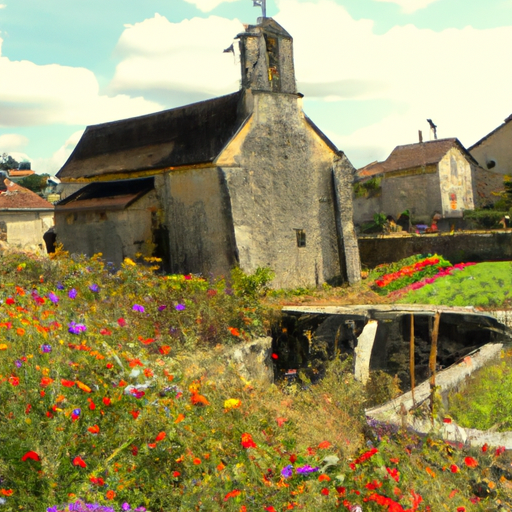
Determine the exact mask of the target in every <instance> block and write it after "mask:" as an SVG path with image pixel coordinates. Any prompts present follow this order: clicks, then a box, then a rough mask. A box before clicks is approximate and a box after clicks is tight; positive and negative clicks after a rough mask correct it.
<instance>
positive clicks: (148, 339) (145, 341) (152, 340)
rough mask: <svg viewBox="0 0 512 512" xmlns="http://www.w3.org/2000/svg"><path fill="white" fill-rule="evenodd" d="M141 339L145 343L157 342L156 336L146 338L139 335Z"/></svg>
mask: <svg viewBox="0 0 512 512" xmlns="http://www.w3.org/2000/svg"><path fill="white" fill-rule="evenodd" d="M139 341H140V342H141V343H142V344H143V345H151V343H154V342H155V339H154V338H147V339H144V338H143V337H142V336H139Z"/></svg>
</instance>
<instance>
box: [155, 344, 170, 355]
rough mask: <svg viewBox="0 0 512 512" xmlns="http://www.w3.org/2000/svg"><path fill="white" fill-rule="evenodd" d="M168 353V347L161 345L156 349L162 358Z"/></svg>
mask: <svg viewBox="0 0 512 512" xmlns="http://www.w3.org/2000/svg"><path fill="white" fill-rule="evenodd" d="M170 351H171V347H170V346H169V345H162V346H161V347H160V348H159V349H158V352H160V354H162V355H163V356H166V355H167V354H168V353H169V352H170Z"/></svg>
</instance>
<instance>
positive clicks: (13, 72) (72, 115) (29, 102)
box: [0, 38, 161, 127]
mask: <svg viewBox="0 0 512 512" xmlns="http://www.w3.org/2000/svg"><path fill="white" fill-rule="evenodd" d="M1 44H2V39H1V38H0V76H4V77H9V79H6V80H0V126H3V127H8V126H28V125H45V124H51V123H62V124H75V125H76V124H78V125H80V124H84V125H85V124H94V123H100V122H105V121H111V120H114V119H119V118H123V117H131V116H135V115H141V114H146V113H148V112H152V111H155V110H159V109H160V108H161V106H160V105H159V104H157V103H154V102H151V101H147V100H145V99H144V98H142V97H139V98H131V97H129V96H127V95H116V96H114V97H109V96H105V95H102V94H100V90H99V84H98V81H97V79H96V77H95V76H94V74H93V73H92V72H91V71H89V70H87V69H85V68H73V67H70V66H60V65H57V64H50V65H45V66H39V65H37V64H34V63H33V62H29V61H11V60H9V59H8V58H7V57H5V56H2V55H1Z"/></svg>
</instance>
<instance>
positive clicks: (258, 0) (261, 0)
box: [252, 0, 267, 18]
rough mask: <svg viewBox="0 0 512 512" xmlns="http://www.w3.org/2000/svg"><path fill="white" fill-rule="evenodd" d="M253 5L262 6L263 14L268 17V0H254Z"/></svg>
mask: <svg viewBox="0 0 512 512" xmlns="http://www.w3.org/2000/svg"><path fill="white" fill-rule="evenodd" d="M252 6H253V7H261V14H262V15H263V17H264V18H266V17H267V0H252Z"/></svg>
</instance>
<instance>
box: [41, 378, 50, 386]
mask: <svg viewBox="0 0 512 512" xmlns="http://www.w3.org/2000/svg"><path fill="white" fill-rule="evenodd" d="M52 382H53V379H51V378H50V377H43V378H42V379H41V382H40V384H41V386H42V387H43V388H45V387H46V386H48V385H49V384H51V383H52Z"/></svg>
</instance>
